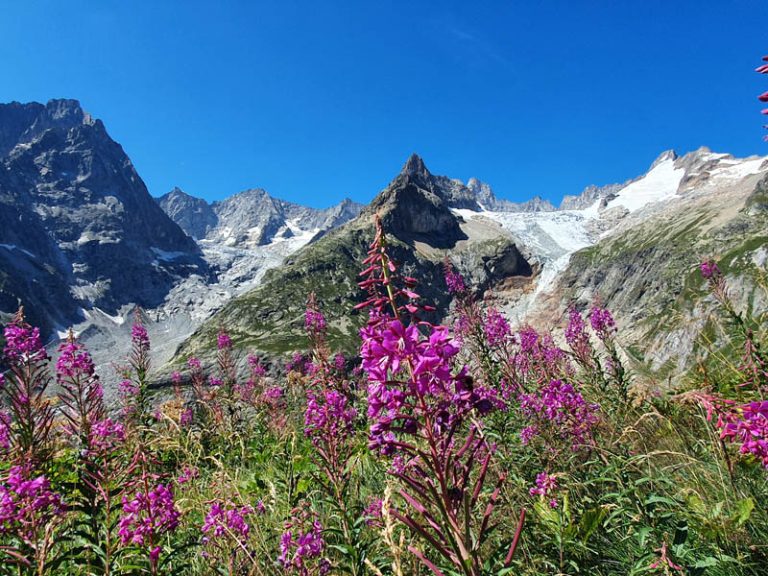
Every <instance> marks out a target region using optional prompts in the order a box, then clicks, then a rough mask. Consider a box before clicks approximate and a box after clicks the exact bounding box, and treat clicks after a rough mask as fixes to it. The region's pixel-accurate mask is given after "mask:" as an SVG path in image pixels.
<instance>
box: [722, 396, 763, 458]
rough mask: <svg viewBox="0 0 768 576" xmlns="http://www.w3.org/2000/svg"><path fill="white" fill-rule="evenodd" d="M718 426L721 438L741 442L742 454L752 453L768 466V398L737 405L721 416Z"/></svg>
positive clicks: (740, 449)
mask: <svg viewBox="0 0 768 576" xmlns="http://www.w3.org/2000/svg"><path fill="white" fill-rule="evenodd" d="M718 427H719V428H720V438H722V439H724V440H725V439H727V440H729V441H731V442H734V443H738V444H740V447H739V451H740V452H741V453H742V454H751V455H752V456H754V457H755V458H756V459H757V460H758V462H760V463H761V464H762V465H763V467H765V468H768V400H763V401H757V402H750V403H749V404H745V405H743V406H739V407H737V408H736V409H735V410H733V411H731V412H729V413H726V414H725V415H724V416H722V417H721V418H720V420H719V421H718Z"/></svg>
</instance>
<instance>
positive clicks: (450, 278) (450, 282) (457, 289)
mask: <svg viewBox="0 0 768 576" xmlns="http://www.w3.org/2000/svg"><path fill="white" fill-rule="evenodd" d="M445 285H446V286H448V292H449V293H451V294H463V293H464V292H466V291H467V285H466V284H465V283H464V278H463V277H462V275H461V274H459V273H458V272H456V270H454V269H453V266H450V265H447V266H446V267H445Z"/></svg>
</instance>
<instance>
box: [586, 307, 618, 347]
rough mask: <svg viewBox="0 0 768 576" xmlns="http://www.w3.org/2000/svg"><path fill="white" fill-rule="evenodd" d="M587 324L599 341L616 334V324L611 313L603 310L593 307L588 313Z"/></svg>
mask: <svg viewBox="0 0 768 576" xmlns="http://www.w3.org/2000/svg"><path fill="white" fill-rule="evenodd" d="M589 322H590V324H591V325H592V330H594V331H595V333H596V334H597V336H598V338H600V340H605V339H606V338H608V337H609V336H610V335H611V334H612V333H613V332H616V322H614V320H613V316H611V313H610V312H609V311H608V310H606V309H605V308H601V307H600V306H594V307H593V308H592V310H591V311H590V313H589Z"/></svg>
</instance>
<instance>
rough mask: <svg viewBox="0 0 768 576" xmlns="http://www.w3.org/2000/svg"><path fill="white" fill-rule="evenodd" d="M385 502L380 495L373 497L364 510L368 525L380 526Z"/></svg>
mask: <svg viewBox="0 0 768 576" xmlns="http://www.w3.org/2000/svg"><path fill="white" fill-rule="evenodd" d="M383 507H384V502H383V501H382V499H381V498H379V497H376V496H374V497H371V498H370V499H369V500H368V505H367V506H366V507H365V509H364V510H363V518H364V521H365V524H366V526H371V527H377V528H378V527H380V526H381V517H382V510H383Z"/></svg>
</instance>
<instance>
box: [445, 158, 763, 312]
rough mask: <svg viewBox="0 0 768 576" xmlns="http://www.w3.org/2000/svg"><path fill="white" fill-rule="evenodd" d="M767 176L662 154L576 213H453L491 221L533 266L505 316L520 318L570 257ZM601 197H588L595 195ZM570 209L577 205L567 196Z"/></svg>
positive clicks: (735, 162) (735, 165)
mask: <svg viewBox="0 0 768 576" xmlns="http://www.w3.org/2000/svg"><path fill="white" fill-rule="evenodd" d="M761 172H762V173H765V172H768V158H766V157H750V158H746V159H737V158H734V157H732V156H730V155H728V154H715V153H712V152H711V151H709V149H707V148H701V149H699V150H697V151H695V152H692V153H690V154H687V155H685V156H683V157H678V156H677V155H676V154H674V152H671V151H669V152H665V153H664V154H662V155H661V156H660V157H659V158H658V159H657V160H656V161H655V162H654V163H653V165H652V166H651V168H650V169H649V171H648V172H647V173H646V174H644V175H643V176H641V177H639V178H636V179H635V180H632V181H630V182H628V183H626V184H624V185H612V186H608V187H604V188H602V189H597V188H594V187H590V188H588V189H587V190H586V191H585V193H584V194H585V195H586V194H589V195H591V196H589V198H590V199H591V200H592V201H591V203H590V204H588V205H586V206H585V207H583V208H581V209H575V210H562V209H561V210H557V211H552V212H528V213H522V212H499V211H488V210H481V211H473V210H466V209H463V210H454V212H456V213H458V214H460V215H461V216H462V217H463V218H464V219H465V220H472V219H483V218H488V219H491V220H493V221H495V222H497V223H498V224H499V225H500V226H501V227H502V228H503V229H505V230H506V231H508V232H509V233H510V234H511V235H512V236H513V237H514V238H516V239H517V240H518V241H519V242H520V244H521V245H522V246H523V247H525V249H527V250H528V252H529V253H530V255H531V256H532V259H533V260H534V261H535V262H536V263H537V264H538V265H539V270H540V273H539V276H538V279H537V282H536V287H535V289H534V290H533V292H532V293H531V294H529V295H527V298H523V299H522V300H517V301H516V302H515V306H514V309H513V310H512V309H510V310H509V312H510V313H512V314H513V315H515V316H517V317H518V318H522V317H523V316H524V315H525V314H526V312H527V310H528V309H529V308H530V307H531V306H532V305H533V304H534V303H535V301H536V299H537V297H538V296H539V295H541V294H542V293H544V292H546V291H547V290H548V289H549V288H551V286H552V285H553V283H554V281H555V280H556V278H557V277H558V274H559V273H560V272H561V271H562V270H564V269H565V268H566V266H567V265H568V262H569V260H570V257H571V255H572V254H573V253H574V252H576V251H578V250H581V249H582V248H586V247H588V246H591V245H593V244H595V243H596V242H598V241H599V240H600V239H602V238H605V237H608V236H610V235H612V234H615V233H617V232H619V231H622V230H626V229H627V228H629V227H631V226H633V225H635V224H637V223H639V222H642V221H644V220H645V219H647V218H648V217H650V216H651V215H653V214H657V213H659V212H660V211H664V210H667V209H669V208H670V207H671V206H672V205H675V204H676V203H680V202H684V201H686V200H687V199H689V198H691V197H692V196H695V195H697V194H709V193H712V191H713V189H720V188H725V187H727V186H728V185H729V184H733V183H735V182H738V181H740V180H742V179H744V178H746V177H748V176H750V175H754V174H757V173H761ZM596 190H597V191H600V190H603V191H605V195H603V196H600V195H598V197H597V198H595V197H594V193H595V191H596ZM571 198H572V199H575V200H571V202H570V205H579V204H580V203H579V202H578V201H576V200H578V197H571Z"/></svg>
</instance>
